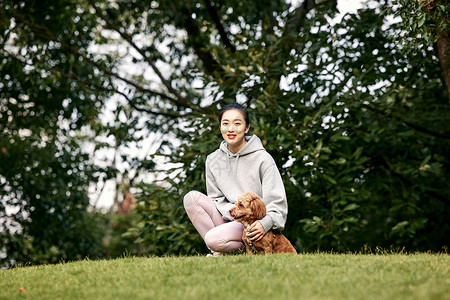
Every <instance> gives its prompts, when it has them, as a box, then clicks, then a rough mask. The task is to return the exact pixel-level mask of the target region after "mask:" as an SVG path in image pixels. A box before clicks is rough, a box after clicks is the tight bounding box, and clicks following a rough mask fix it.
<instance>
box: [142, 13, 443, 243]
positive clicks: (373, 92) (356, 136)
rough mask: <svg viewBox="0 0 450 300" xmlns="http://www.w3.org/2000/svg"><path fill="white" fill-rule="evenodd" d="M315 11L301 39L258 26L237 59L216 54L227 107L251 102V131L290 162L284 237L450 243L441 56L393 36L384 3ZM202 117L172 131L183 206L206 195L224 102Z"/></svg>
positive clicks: (251, 27)
mask: <svg viewBox="0 0 450 300" xmlns="http://www.w3.org/2000/svg"><path fill="white" fill-rule="evenodd" d="M250 7H251V5H250ZM233 8H234V7H233ZM267 9H268V10H271V11H272V9H273V8H267ZM280 9H283V6H280ZM310 10H311V11H310V13H306V12H305V14H303V15H302V17H303V19H302V20H301V28H300V29H299V32H298V34H285V33H286V32H289V31H288V30H289V29H290V30H292V31H293V32H292V33H294V32H295V30H293V29H292V28H287V25H286V26H285V27H284V28H283V27H280V28H277V30H275V29H274V28H276V26H275V27H267V28H266V27H265V26H264V20H262V21H261V22H262V24H263V25H262V26H259V25H256V24H261V23H257V22H256V23H252V22H250V21H249V22H248V23H245V24H240V25H237V26H242V27H240V28H241V29H240V32H241V33H242V35H238V34H237V35H236V36H235V40H234V41H233V42H234V43H235V45H236V46H237V47H236V49H237V50H236V51H235V52H230V51H227V49H226V48H224V47H223V46H218V47H219V48H221V51H222V52H217V53H216V52H213V53H214V54H215V55H217V56H215V58H216V59H217V60H218V61H221V62H222V65H223V66H224V69H223V70H224V73H225V76H223V77H222V78H223V80H222V81H220V80H217V81H218V82H219V83H220V91H223V92H224V94H223V98H222V99H223V101H224V102H225V103H227V102H232V101H235V98H236V97H238V96H239V97H241V98H242V99H244V100H245V102H246V103H247V104H249V105H250V108H251V109H250V110H251V114H252V115H253V119H252V120H251V121H252V127H253V130H254V132H255V133H256V134H258V135H259V136H260V137H261V138H262V140H263V143H264V145H265V147H266V148H267V150H268V151H269V152H270V153H271V154H272V155H273V156H274V158H275V160H276V162H277V164H278V166H279V167H280V171H281V173H282V175H283V178H284V181H285V185H286V189H287V193H288V200H289V205H290V212H289V216H288V218H289V219H288V224H287V228H286V235H287V236H288V237H290V238H291V239H292V240H294V241H295V244H296V246H297V247H298V248H299V249H301V250H304V251H307V250H311V249H316V248H320V249H336V250H341V251H342V250H347V249H351V250H357V249H361V248H362V247H364V245H369V246H370V247H375V246H382V247H391V246H393V247H403V246H404V247H407V248H408V249H422V250H427V249H432V250H440V249H441V247H446V246H448V243H449V240H448V236H449V231H450V227H449V225H448V222H446V221H445V216H446V215H447V214H448V212H449V204H448V199H449V198H450V189H449V183H448V163H449V162H448V157H450V156H449V152H448V139H449V137H450V135H449V134H450V130H449V129H450V128H449V126H448V124H449V114H448V105H447V104H446V94H445V87H444V84H443V82H442V80H441V78H442V77H441V70H440V68H439V61H438V60H437V57H436V56H434V54H433V52H432V49H429V48H423V49H422V52H421V55H420V56H415V55H412V54H411V53H410V52H406V51H403V50H402V49H401V48H399V47H398V45H397V44H395V42H394V40H392V39H391V36H392V35H394V34H396V33H398V32H399V31H401V30H402V27H401V26H402V25H401V24H396V23H394V24H390V25H387V24H386V21H385V19H384V18H383V16H384V15H383V14H382V13H384V12H386V11H387V10H386V8H383V7H381V9H380V8H376V9H372V10H370V9H367V10H360V11H359V12H358V14H357V15H345V16H344V17H343V18H342V20H341V21H340V22H338V23H336V24H335V25H331V24H330V22H328V19H329V18H330V17H332V16H334V15H335V10H334V7H333V5H325V4H322V5H317V6H314V7H313V8H310ZM275 11H276V9H275ZM312 11H313V12H314V13H312ZM249 12H250V13H249V15H250V16H252V13H251V12H252V9H251V8H249ZM277 13H280V15H279V16H280V18H281V15H282V13H281V11H277V12H274V13H273V14H274V15H277ZM201 16H202V15H201V14H197V19H196V20H198V19H199V18H200V17H201ZM254 17H255V18H257V16H256V15H255V16H254ZM289 17H292V16H290V15H286V17H285V21H284V22H280V24H281V23H283V24H289V22H288V21H286V20H288V19H289ZM205 18H206V17H205ZM230 18H232V16H231V17H230ZM249 19H251V20H253V19H252V18H251V17H249ZM205 22H206V21H205ZM224 22H225V23H226V22H228V19H227V20H225V21H224ZM230 23H232V22H231V21H230ZM233 25H236V24H233ZM244 28H245V29H244ZM266 29H267V30H266ZM272 29H273V30H274V32H272V34H273V35H272V36H270V34H269V32H270V30H272ZM238 31H239V30H238ZM244 32H245V34H244ZM214 49H215V48H214ZM239 49H242V51H239ZM217 51H218V50H217ZM199 63H201V62H199ZM214 74H215V73H213V74H212V76H214ZM283 78H284V79H285V80H287V81H290V84H289V86H287V87H284V86H283V85H282V82H281V80H282V79H283ZM205 80H206V79H205ZM209 80H210V81H211V80H212V82H213V83H214V82H215V79H214V78H209ZM213 83H211V84H213ZM227 93H231V95H232V96H230V97H228V94H227ZM233 95H234V96H233ZM217 106H220V105H217ZM202 112H203V113H202V114H201V115H198V114H196V113H195V112H193V113H191V114H190V115H189V116H188V118H185V119H184V122H185V123H184V124H183V127H182V128H181V129H179V130H177V128H171V130H172V132H173V133H174V134H175V135H176V136H177V137H178V138H179V139H180V140H182V141H183V144H182V145H181V146H177V145H173V146H172V147H170V146H171V144H170V142H167V144H166V145H167V146H168V148H166V149H167V150H166V151H169V152H168V153H169V154H165V157H168V158H169V160H168V161H169V162H173V163H177V164H178V168H175V169H176V170H179V173H178V176H177V179H178V180H177V182H176V190H177V196H176V197H177V198H178V199H181V195H180V194H179V193H178V190H181V191H183V193H186V192H187V191H189V190H193V189H198V190H203V189H204V187H203V186H204V183H203V181H201V182H200V179H204V171H203V169H204V160H205V156H206V155H207V154H208V153H210V152H212V151H213V150H214V149H215V148H217V147H218V144H219V142H220V139H219V138H218V135H219V131H218V128H217V120H216V117H217V110H216V105H214V106H209V107H207V109H204V110H203V111H202ZM192 138H193V140H191V139H192ZM172 171H173V170H172ZM174 186H175V185H173V186H172V187H174ZM169 220H170V219H168V220H167V222H168V223H170V221H169ZM151 226H154V225H148V228H152V227H151Z"/></svg>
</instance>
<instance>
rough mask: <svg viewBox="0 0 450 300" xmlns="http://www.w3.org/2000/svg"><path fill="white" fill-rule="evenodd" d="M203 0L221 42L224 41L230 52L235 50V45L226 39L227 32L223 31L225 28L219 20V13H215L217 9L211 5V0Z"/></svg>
mask: <svg viewBox="0 0 450 300" xmlns="http://www.w3.org/2000/svg"><path fill="white" fill-rule="evenodd" d="M204 2H205V5H206V9H207V10H208V13H209V15H210V17H211V19H212V20H213V22H214V24H215V25H216V27H217V30H218V31H219V35H220V38H221V40H222V42H223V43H224V45H225V47H227V48H229V49H230V50H231V52H235V51H236V47H234V45H233V44H231V41H230V40H229V39H228V36H227V33H226V32H225V29H224V27H223V25H222V23H221V22H220V18H219V15H218V14H217V11H216V10H215V9H214V7H213V6H212V4H211V1H209V0H204Z"/></svg>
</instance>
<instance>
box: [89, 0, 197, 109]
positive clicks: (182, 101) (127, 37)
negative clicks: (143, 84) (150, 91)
mask: <svg viewBox="0 0 450 300" xmlns="http://www.w3.org/2000/svg"><path fill="white" fill-rule="evenodd" d="M89 3H90V4H91V5H92V6H93V8H94V10H95V14H96V15H97V16H98V17H99V18H100V19H102V20H103V21H105V22H106V24H107V25H108V26H109V27H110V28H111V29H113V30H114V31H116V32H117V33H118V34H119V35H120V36H121V37H122V38H123V39H124V40H126V41H127V42H128V43H129V44H130V45H131V46H132V47H133V48H134V49H135V50H136V51H137V52H138V53H139V54H140V55H141V56H142V57H143V58H144V60H145V61H146V62H147V63H148V64H149V65H150V66H151V67H152V69H153V71H154V72H155V73H156V75H157V76H158V78H159V79H160V80H161V82H162V84H163V85H164V86H165V87H166V88H167V90H168V91H169V92H170V93H172V94H174V95H175V96H176V98H177V99H178V100H176V104H177V105H180V106H184V107H191V106H192V104H191V102H190V101H188V100H187V99H186V98H184V97H183V96H181V94H180V93H179V92H178V91H176V90H175V89H174V88H173V87H172V85H171V84H170V82H169V81H167V80H166V79H165V78H164V76H163V75H162V74H161V72H160V71H159V69H158V68H157V67H156V65H155V63H154V62H153V61H152V60H151V59H150V58H149V57H148V56H147V54H146V53H145V52H144V51H143V50H142V49H141V48H139V47H138V46H137V45H136V43H134V42H133V39H132V37H131V36H130V35H128V34H126V33H125V32H124V31H122V30H120V28H119V27H117V26H116V25H115V24H113V23H112V22H111V21H110V20H109V19H108V18H107V17H106V16H105V15H104V14H103V12H101V11H100V10H99V8H98V7H97V6H96V5H95V2H94V1H93V0H89Z"/></svg>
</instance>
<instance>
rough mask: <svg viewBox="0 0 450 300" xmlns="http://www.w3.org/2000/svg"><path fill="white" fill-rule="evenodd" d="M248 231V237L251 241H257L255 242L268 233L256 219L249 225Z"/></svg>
mask: <svg viewBox="0 0 450 300" xmlns="http://www.w3.org/2000/svg"><path fill="white" fill-rule="evenodd" d="M247 231H248V234H247V236H248V238H249V239H250V240H251V241H255V242H257V241H259V240H260V239H262V238H263V237H264V235H265V234H266V231H265V230H264V227H263V226H262V225H261V223H259V222H258V221H255V222H253V224H251V225H250V226H248V227H247Z"/></svg>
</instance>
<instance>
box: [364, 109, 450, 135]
mask: <svg viewBox="0 0 450 300" xmlns="http://www.w3.org/2000/svg"><path fill="white" fill-rule="evenodd" d="M364 107H366V108H367V109H369V110H371V111H374V112H377V113H379V114H381V115H382V116H384V117H388V118H391V119H392V118H395V119H398V120H400V121H401V122H403V123H404V124H405V125H407V126H408V127H411V128H412V129H414V130H416V131H419V132H422V133H426V134H429V135H432V136H435V137H438V138H444V139H450V134H448V133H445V132H444V133H442V132H437V131H433V130H430V129H427V128H424V127H421V126H419V125H416V124H414V123H412V122H410V121H408V120H406V118H404V117H402V116H399V115H397V114H394V113H387V112H385V111H382V110H381V109H378V108H375V107H373V106H372V105H364Z"/></svg>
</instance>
